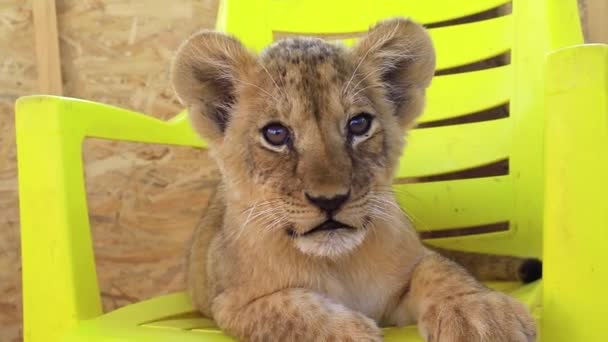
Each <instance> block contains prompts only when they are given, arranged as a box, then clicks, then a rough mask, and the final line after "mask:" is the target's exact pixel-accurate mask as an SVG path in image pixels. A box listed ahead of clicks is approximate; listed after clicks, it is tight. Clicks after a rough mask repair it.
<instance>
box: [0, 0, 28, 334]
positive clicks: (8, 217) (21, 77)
mask: <svg viewBox="0 0 608 342" xmlns="http://www.w3.org/2000/svg"><path fill="white" fill-rule="evenodd" d="M31 23H32V11H31V2H30V1H20V0H5V1H0V341H7V342H9V341H10V342H12V341H20V340H21V337H20V336H21V262H20V248H19V212H18V203H17V178H16V176H17V163H16V158H15V153H16V152H15V129H14V111H13V103H14V101H15V99H16V98H17V97H18V96H20V95H23V94H27V93H31V92H32V91H34V90H35V87H36V76H37V75H36V68H35V64H36V58H35V52H34V49H33V45H32V44H33V41H34V34H33V29H32V25H31Z"/></svg>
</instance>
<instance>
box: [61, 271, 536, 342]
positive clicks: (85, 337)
mask: <svg viewBox="0 0 608 342" xmlns="http://www.w3.org/2000/svg"><path fill="white" fill-rule="evenodd" d="M488 286H490V287H492V288H495V289H497V290H501V291H504V292H506V293H508V294H510V295H512V296H514V297H516V298H518V299H519V300H521V301H522V302H524V303H525V304H526V305H527V306H528V307H529V308H530V309H531V310H532V312H533V313H534V315H535V317H536V318H537V319H538V318H539V316H540V306H539V305H540V299H541V298H540V294H541V282H540V281H538V282H535V283H531V284H527V285H521V284H518V283H512V282H511V283H491V284H488ZM384 335H385V340H386V341H389V342H390V341H401V342H421V341H422V339H421V338H420V337H419V336H418V331H417V329H416V327H415V326H408V327H404V328H385V329H384ZM67 340H68V341H87V342H96V341H121V340H129V341H163V342H165V341H186V342H187V341H196V342H201V341H205V342H211V341H212V342H221V341H234V339H233V338H231V337H228V336H226V335H224V334H223V333H222V332H221V330H219V329H218V328H217V326H216V325H215V323H214V322H213V321H211V320H209V319H206V318H203V317H202V316H200V315H199V314H198V313H197V312H196V310H195V309H194V307H193V306H192V303H191V302H190V299H189V298H188V295H187V294H186V293H184V292H180V293H175V294H170V295H166V296H161V297H156V298H153V299H150V300H146V301H143V302H140V303H136V304H132V305H128V306H126V307H123V308H120V309H118V310H115V311H112V312H110V313H107V314H105V315H103V316H100V317H98V318H95V319H91V320H88V321H83V322H81V323H80V324H78V326H77V327H76V328H75V329H73V330H72V331H71V332H70V333H69V334H68V336H67Z"/></svg>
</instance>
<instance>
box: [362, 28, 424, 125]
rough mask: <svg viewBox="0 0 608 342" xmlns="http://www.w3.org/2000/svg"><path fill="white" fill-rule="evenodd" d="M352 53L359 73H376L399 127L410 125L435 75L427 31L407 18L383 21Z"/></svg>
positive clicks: (419, 109)
mask: <svg viewBox="0 0 608 342" xmlns="http://www.w3.org/2000/svg"><path fill="white" fill-rule="evenodd" d="M353 52H354V54H355V61H356V63H357V64H358V65H359V64H360V65H359V69H360V70H359V71H358V73H359V74H362V75H367V74H370V75H374V74H375V76H376V79H377V80H379V81H380V82H381V83H382V85H383V87H384V89H385V94H386V100H387V101H388V102H389V103H391V105H392V106H393V108H394V113H395V115H396V116H397V118H398V120H399V124H400V125H401V126H402V127H403V128H408V127H410V126H412V125H413V123H414V121H415V119H416V118H417V117H418V115H420V114H421V112H422V109H423V107H424V96H425V90H426V88H427V87H428V86H429V84H430V83H431V78H432V77H433V74H434V72H435V50H434V49H433V44H432V42H431V39H430V37H429V35H428V33H427V32H426V30H425V29H424V28H423V27H422V26H420V25H418V24H416V23H414V22H413V21H411V20H407V19H402V18H397V19H390V20H386V21H382V22H380V23H378V24H376V25H375V26H373V27H372V28H371V29H370V30H369V32H368V33H367V34H366V35H365V36H363V37H362V38H361V40H360V41H359V43H358V44H357V45H356V46H355V47H354V51H353ZM364 70H365V73H363V72H364Z"/></svg>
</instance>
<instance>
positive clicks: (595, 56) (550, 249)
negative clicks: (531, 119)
mask: <svg viewBox="0 0 608 342" xmlns="http://www.w3.org/2000/svg"><path fill="white" fill-rule="evenodd" d="M545 80H546V84H545V101H546V102H545V108H546V117H547V132H546V154H545V155H546V159H545V162H546V167H545V169H546V183H545V184H546V189H545V220H544V224H545V227H544V252H543V253H544V258H543V259H544V270H543V282H544V284H543V286H544V288H543V297H544V298H543V322H542V334H541V336H542V339H543V341H551V342H566V341H599V340H602V337H605V335H604V332H605V329H606V326H605V325H606V323H605V320H606V317H608V296H606V294H605V292H606V285H605V284H607V283H608V262H607V260H608V247H607V246H606V241H608V200H607V194H608V177H607V176H608V152H607V149H608V46H607V45H599V44H597V45H579V46H574V47H569V48H565V49H561V50H558V51H555V52H553V53H551V54H550V55H549V56H548V60H547V65H546V69H545Z"/></svg>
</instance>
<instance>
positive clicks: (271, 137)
mask: <svg viewBox="0 0 608 342" xmlns="http://www.w3.org/2000/svg"><path fill="white" fill-rule="evenodd" d="M262 134H263V135H264V139H266V141H267V142H268V143H269V144H270V145H274V146H281V145H285V144H286V143H287V142H288V141H289V130H288V129H287V127H285V126H283V125H281V124H278V123H271V124H269V125H266V126H265V127H264V128H262Z"/></svg>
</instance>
